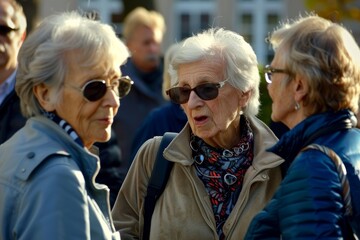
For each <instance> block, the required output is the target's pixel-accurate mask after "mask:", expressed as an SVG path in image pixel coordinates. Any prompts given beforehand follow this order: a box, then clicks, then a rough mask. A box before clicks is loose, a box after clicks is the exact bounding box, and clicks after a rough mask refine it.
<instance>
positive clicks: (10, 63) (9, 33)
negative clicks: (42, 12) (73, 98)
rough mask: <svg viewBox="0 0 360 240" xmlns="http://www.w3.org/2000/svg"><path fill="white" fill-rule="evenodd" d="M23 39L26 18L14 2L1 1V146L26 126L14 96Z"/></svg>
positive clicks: (13, 0)
mask: <svg viewBox="0 0 360 240" xmlns="http://www.w3.org/2000/svg"><path fill="white" fill-rule="evenodd" d="M25 37H26V17H25V14H24V11H23V8H22V6H21V5H20V4H19V3H18V2H16V1H15V0H0V144H1V143H3V142H5V141H6V140H7V139H9V138H10V137H11V136H12V135H13V134H14V133H15V132H16V131H17V130H19V129H20V128H21V127H23V126H24V125H25V122H26V118H25V117H23V116H22V114H21V110H20V100H19V98H18V96H17V95H16V93H15V75H16V68H17V56H18V52H19V49H20V47H21V45H22V43H23V41H24V39H25Z"/></svg>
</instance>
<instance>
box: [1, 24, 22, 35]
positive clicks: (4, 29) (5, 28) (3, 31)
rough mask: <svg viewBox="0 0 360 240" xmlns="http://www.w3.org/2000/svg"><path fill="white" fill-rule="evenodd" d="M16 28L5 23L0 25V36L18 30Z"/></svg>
mask: <svg viewBox="0 0 360 240" xmlns="http://www.w3.org/2000/svg"><path fill="white" fill-rule="evenodd" d="M18 30H19V29H18V28H11V27H9V26H6V25H0V35H1V36H7V35H8V34H9V33H10V32H12V31H18Z"/></svg>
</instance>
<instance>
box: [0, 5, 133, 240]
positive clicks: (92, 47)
mask: <svg viewBox="0 0 360 240" xmlns="http://www.w3.org/2000/svg"><path fill="white" fill-rule="evenodd" d="M127 57H128V52H127V49H126V47H125V45H124V44H123V43H122V42H121V41H120V40H119V39H118V38H117V36H116V34H115V32H114V30H113V29H112V28H111V27H110V26H109V25H106V24H102V23H100V22H97V21H95V20H91V19H88V18H86V17H83V16H81V15H79V14H78V13H76V12H70V13H62V14H59V15H54V16H50V17H48V18H46V19H44V20H43V21H42V23H41V24H40V25H39V26H38V27H37V28H36V29H35V30H34V31H33V32H32V33H31V34H30V35H29V37H28V38H27V39H26V40H25V42H24V44H23V45H22V48H21V49H20V52H19V66H18V74H17V79H16V86H15V89H16V92H17V94H18V95H19V98H20V103H21V110H22V112H23V114H24V116H26V117H27V118H28V120H27V122H26V125H25V126H24V127H23V128H22V129H20V130H19V131H18V132H17V133H16V134H15V135H14V136H13V137H12V138H10V139H9V140H8V141H7V142H5V143H4V144H3V145H1V146H0V158H1V161H0V239H120V235H119V233H118V232H115V229H114V226H113V222H112V219H111V215H110V205H109V189H108V188H107V187H106V186H105V185H100V184H97V183H95V181H94V179H95V177H96V175H97V173H98V171H99V158H98V156H97V155H95V154H94V153H95V151H96V149H94V148H93V144H94V143H95V142H105V141H108V140H109V138H110V132H111V124H112V122H113V118H114V116H115V114H116V113H117V110H118V108H119V105H120V100H119V99H121V98H122V97H124V96H125V95H126V94H127V93H128V92H129V91H130V87H131V84H132V81H131V80H129V79H128V78H126V77H124V76H122V74H121V72H120V66H121V65H122V64H123V63H124V61H125V60H126V58H127Z"/></svg>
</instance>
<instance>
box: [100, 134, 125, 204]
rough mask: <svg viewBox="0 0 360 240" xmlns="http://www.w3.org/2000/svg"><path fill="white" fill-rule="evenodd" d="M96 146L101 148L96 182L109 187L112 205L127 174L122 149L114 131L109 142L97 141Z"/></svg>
mask: <svg viewBox="0 0 360 240" xmlns="http://www.w3.org/2000/svg"><path fill="white" fill-rule="evenodd" d="M95 146H97V147H98V148H99V157H100V167H101V168H100V171H99V174H98V175H97V177H96V182H98V183H102V184H105V185H107V186H108V187H109V189H110V206H111V207H112V206H113V205H114V203H115V200H116V197H117V194H118V192H119V189H120V187H121V184H122V182H123V181H124V179H125V175H126V171H125V170H124V166H123V164H124V162H123V161H121V151H120V148H119V145H118V142H117V138H116V134H115V133H114V131H111V138H110V140H109V141H108V142H103V143H95Z"/></svg>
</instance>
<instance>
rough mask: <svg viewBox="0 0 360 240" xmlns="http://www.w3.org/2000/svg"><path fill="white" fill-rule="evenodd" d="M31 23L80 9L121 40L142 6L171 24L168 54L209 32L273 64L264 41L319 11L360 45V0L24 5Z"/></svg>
mask: <svg viewBox="0 0 360 240" xmlns="http://www.w3.org/2000/svg"><path fill="white" fill-rule="evenodd" d="M19 2H21V3H22V5H23V6H24V10H25V14H26V15H27V18H28V22H29V24H28V32H30V31H31V29H32V28H33V27H34V26H35V25H36V24H37V23H38V22H39V21H41V19H42V18H44V17H46V16H48V15H51V14H53V13H57V12H62V11H69V10H81V11H84V12H89V13H93V14H96V15H97V16H98V18H99V19H100V20H101V21H103V22H106V23H109V24H111V25H113V26H114V28H115V30H116V32H117V33H118V35H119V36H121V35H122V22H123V19H124V17H125V16H126V15H127V13H128V12H130V11H131V10H132V9H134V8H135V7H137V6H143V7H145V8H147V9H151V10H156V11H158V12H160V13H161V14H162V15H163V16H164V18H165V21H166V25H167V26H166V27H167V30H166V33H165V36H164V41H163V46H162V49H163V52H165V50H166V49H167V48H168V47H169V46H170V45H171V44H172V43H174V42H178V41H181V40H182V39H184V38H186V37H188V36H191V35H192V34H195V33H197V32H199V31H201V30H203V29H206V28H209V27H223V28H226V29H229V30H233V31H235V32H238V33H240V34H241V35H243V36H244V37H245V39H246V40H247V41H248V42H249V43H250V44H251V45H252V47H253V48H254V50H255V52H256V54H257V57H258V61H259V64H260V71H261V69H262V66H264V65H266V64H268V63H269V62H270V61H271V59H272V57H273V52H272V49H270V48H269V45H268V44H267V43H266V41H265V39H266V37H267V35H268V33H269V32H271V31H272V30H273V29H274V27H275V26H277V25H278V23H279V22H283V21H286V19H287V18H294V17H297V16H299V15H306V13H308V12H316V13H317V14H318V15H320V16H322V17H325V18H327V19H330V20H332V21H334V22H338V23H341V24H343V25H344V26H346V27H347V28H348V29H350V30H351V31H352V33H353V35H354V37H355V39H356V40H357V42H358V44H359V45H360V0H61V1H59V0H19ZM261 76H263V74H261ZM261 102H262V107H261V109H262V110H261V112H260V115H259V117H260V118H261V119H262V120H264V121H265V122H269V118H270V117H269V116H270V111H271V107H270V105H271V102H270V100H269V98H268V96H267V91H266V83H265V81H262V85H261Z"/></svg>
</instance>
